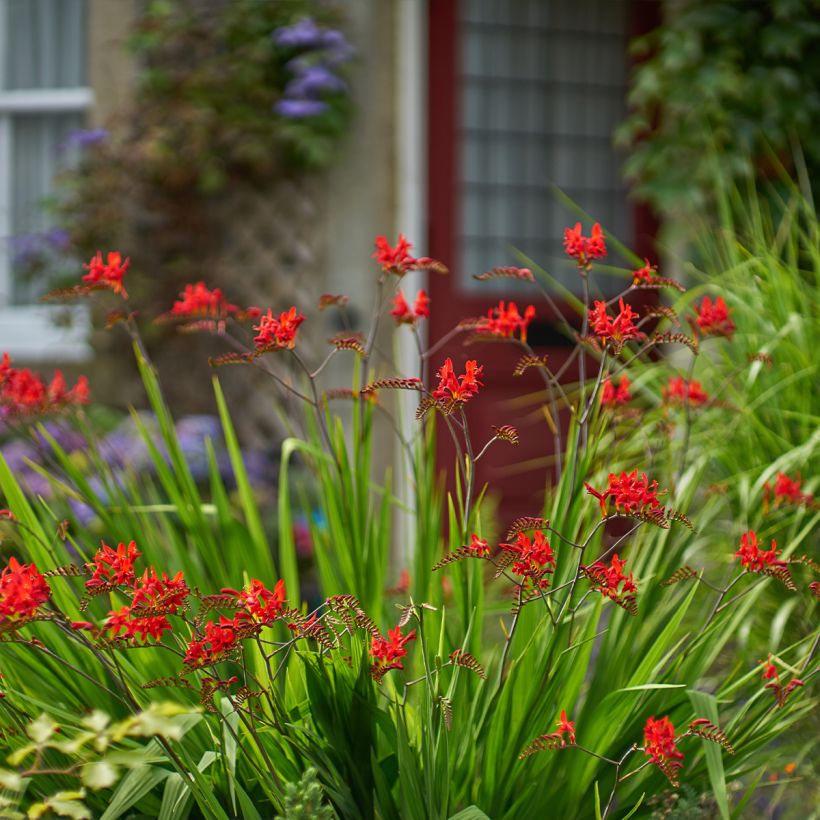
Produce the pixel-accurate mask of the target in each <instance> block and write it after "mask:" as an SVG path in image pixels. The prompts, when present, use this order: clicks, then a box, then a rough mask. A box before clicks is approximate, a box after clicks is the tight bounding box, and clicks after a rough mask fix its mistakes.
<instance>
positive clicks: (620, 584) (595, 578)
mask: <svg viewBox="0 0 820 820" xmlns="http://www.w3.org/2000/svg"><path fill="white" fill-rule="evenodd" d="M625 566H626V561H622V560H621V559H620V558H619V557H618V554H617V553H616V554H615V555H613V556H612V560H611V561H610V563H609V566H607V565H606V564H604V563H603V562H601V561H596V562H595V563H594V564H591V565H590V566H588V567H587V566H582V567H581V570H582V572H583V573H584V575H586V577H587V578H588V579H589V581H590V583H592V585H593V587H594V588H595V589H597V590H598V591H599V592H600V593H601V594H602V595H605V596H606V597H607V598H610V599H612V600H613V601H616V602H621V601H622V599H623V598H624V596H626V595H634V593H635V592H637V589H638V588H637V587H636V586H635V579H634V577H633V576H632V573H631V572H630V573H629V575H624V572H623V570H624V567H625Z"/></svg>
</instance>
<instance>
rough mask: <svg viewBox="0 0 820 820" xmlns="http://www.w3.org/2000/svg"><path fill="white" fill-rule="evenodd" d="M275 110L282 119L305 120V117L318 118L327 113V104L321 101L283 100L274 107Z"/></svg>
mask: <svg viewBox="0 0 820 820" xmlns="http://www.w3.org/2000/svg"><path fill="white" fill-rule="evenodd" d="M273 110H274V111H276V113H277V114H279V115H280V116H282V117H287V118H288V119H294V120H298V119H303V118H305V117H316V116H318V115H319V114H324V112H325V111H327V103H324V102H322V101H321V100H288V99H283V100H279V102H277V103H276V105H274V107H273Z"/></svg>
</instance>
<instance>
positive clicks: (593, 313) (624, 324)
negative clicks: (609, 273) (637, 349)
mask: <svg viewBox="0 0 820 820" xmlns="http://www.w3.org/2000/svg"><path fill="white" fill-rule="evenodd" d="M618 307H619V308H620V310H619V313H618V315H617V316H614V317H612V316H610V315H609V314H608V313H607V312H606V302H595V307H594V308H593V309H592V310H590V312H589V322H590V325H591V326H592V330H593V331H594V332H595V335H596V336H598V338H599V339H601V340H602V341H604V342H612V343H613V345H614V346H615V347H616V349H618V348H620V347H621V346H622V345H623V344H624V342H628V341H630V340H631V339H645V338H646V334H645V333H642V332H641V331H640V330H638V328H637V327H636V326H635V324H634V322H633V319H636V318H637V317H638V314H637V313H635V311H634V310H632V308H631V307H630V306H629V305H627V304H626V303H625V302H624V300H623V299H619V300H618Z"/></svg>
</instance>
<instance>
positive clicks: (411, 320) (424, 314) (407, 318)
mask: <svg viewBox="0 0 820 820" xmlns="http://www.w3.org/2000/svg"><path fill="white" fill-rule="evenodd" d="M390 315H391V316H392V317H393V318H394V319H395V320H396V322H398V323H399V324H407V325H414V324H415V323H416V322H418V321H419V319H428V318H429V317H430V297H429V296H428V295H427V293H426V292H425V291H423V290H420V291H419V292H418V293H417V294H416V300H415V302H414V303H413V307H412V308H411V307H410V305H408V304H407V299H405V298H404V293H403V292H402V291H398V292H397V293H396V295H395V296H394V297H393V310H391V311H390Z"/></svg>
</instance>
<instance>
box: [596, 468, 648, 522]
mask: <svg viewBox="0 0 820 820" xmlns="http://www.w3.org/2000/svg"><path fill="white" fill-rule="evenodd" d="M584 486H585V487H586V488H587V492H588V493H589V494H590V495H593V496H595V498H597V499H598V502H599V504H600V505H601V515H602V517H604V518H606V516H607V515H608V512H607V500H608V499H610V498H612V499H613V500H614V501H615V510H616V512H625V513H635V512H647V511H650V510H654V509H657V508H658V507H660V505H661V503H660V501H659V500H658V482H657V481H653V482H652V483H651V484H650V482H649V479H648V478H647V477H646V473H641V477H640V478H638V471H637V470H633V471H632V472H631V473H627V472H626V471H624V472H622V473H621V474H620V475H616V474H615V473H610V474H609V486H608V487H607V488H606V490H604V491H603V492H598V490H596V489H595V488H594V487H591V486H590V485H589V484H587V483H586V482H584Z"/></svg>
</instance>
